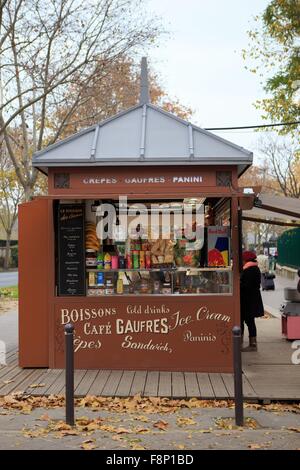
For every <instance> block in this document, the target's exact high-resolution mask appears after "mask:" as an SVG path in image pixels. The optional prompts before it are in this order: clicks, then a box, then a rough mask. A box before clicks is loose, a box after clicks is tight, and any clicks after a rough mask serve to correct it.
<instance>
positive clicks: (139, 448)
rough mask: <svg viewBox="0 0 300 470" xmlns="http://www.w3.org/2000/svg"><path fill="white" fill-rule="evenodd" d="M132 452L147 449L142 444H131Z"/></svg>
mask: <svg viewBox="0 0 300 470" xmlns="http://www.w3.org/2000/svg"><path fill="white" fill-rule="evenodd" d="M130 447H131V449H132V450H145V447H143V446H141V445H140V444H130Z"/></svg>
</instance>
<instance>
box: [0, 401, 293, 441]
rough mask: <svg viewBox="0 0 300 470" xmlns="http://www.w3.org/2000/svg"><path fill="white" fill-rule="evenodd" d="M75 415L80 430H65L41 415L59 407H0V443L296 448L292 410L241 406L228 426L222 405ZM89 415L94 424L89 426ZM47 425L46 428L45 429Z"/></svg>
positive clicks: (57, 412) (59, 414) (58, 415)
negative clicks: (240, 421)
mask: <svg viewBox="0 0 300 470" xmlns="http://www.w3.org/2000/svg"><path fill="white" fill-rule="evenodd" d="M4 411H5V410H4ZM2 412H3V411H2ZM76 416H77V418H79V419H80V418H82V417H84V418H83V419H81V423H80V424H81V430H80V428H78V427H77V430H76V429H75V430H73V431H70V430H68V428H66V427H65V426H64V425H63V423H61V425H60V426H59V425H57V422H56V423H55V422H53V421H45V419H47V420H62V421H63V420H64V409H63V408H58V409H50V410H48V409H41V408H39V409H35V410H34V411H32V412H31V413H30V414H27V415H26V414H21V413H19V412H8V414H7V415H1V410H0V449H16V450H18V449H43V450H45V449H49V450H52V449H53V450H57V449H65V450H67V449H81V448H82V447H81V446H83V448H84V447H86V448H87V449H89V448H90V449H93V448H96V449H108V450H114V449H128V450H129V449H132V450H142V449H161V450H167V449H175V450H184V449H244V450H249V449H253V450H254V449H273V450H274V449H282V450H283V449H284V450H286V449H294V450H295V449H300V439H299V432H300V428H299V424H300V419H299V417H300V414H298V413H291V412H270V411H265V410H253V409H248V408H247V409H245V423H246V426H248V428H247V427H245V428H243V429H241V428H236V429H231V426H233V427H234V420H233V418H234V410H233V409H228V408H205V409H191V410H189V409H186V408H182V409H180V410H179V411H176V412H175V413H163V414H161V413H160V414H159V413H151V414H149V413H148V414H147V413H145V412H134V413H128V412H127V413H126V414H125V413H117V412H107V411H101V410H100V411H97V412H95V411H94V412H93V411H91V410H89V409H84V408H79V409H77V410H76ZM41 419H42V420H41ZM89 419H90V420H94V421H93V422H92V423H96V424H92V423H90V426H89V424H88V423H89V421H88V420H89ZM99 419H100V421H99ZM83 423H86V425H87V427H86V431H84V430H82V428H83V429H84V427H82V424H83ZM159 426H161V428H160V427H159ZM252 426H253V427H254V429H251V427H252ZM255 426H257V427H256V429H255ZM50 427H51V428H52V431H51V432H48V431H49V428H50ZM97 427H98V429H97ZM249 427H250V428H249ZM47 428H48V430H47ZM93 428H94V429H95V428H96V431H93ZM99 428H100V429H99ZM43 429H46V432H45V431H43ZM70 434H75V435H70ZM76 434H77V435H76ZM85 441H86V442H85Z"/></svg>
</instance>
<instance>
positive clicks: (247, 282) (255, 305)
mask: <svg viewBox="0 0 300 470" xmlns="http://www.w3.org/2000/svg"><path fill="white" fill-rule="evenodd" d="M260 284H261V272H260V270H259V267H258V263H257V259H256V253H255V252H254V251H244V252H243V271H242V274H241V330H242V337H243V335H244V328H245V324H246V325H247V327H248V331H249V346H247V347H245V348H243V349H242V351H245V352H246V351H257V330H256V325H255V318H257V317H262V316H263V315H264V306H263V302H262V298H261V293H260Z"/></svg>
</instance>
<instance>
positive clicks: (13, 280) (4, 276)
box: [0, 271, 18, 287]
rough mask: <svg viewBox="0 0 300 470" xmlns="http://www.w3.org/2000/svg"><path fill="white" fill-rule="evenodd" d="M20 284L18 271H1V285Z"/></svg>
mask: <svg viewBox="0 0 300 470" xmlns="http://www.w3.org/2000/svg"><path fill="white" fill-rule="evenodd" d="M17 284H18V271H5V272H0V287H8V286H15V285H17Z"/></svg>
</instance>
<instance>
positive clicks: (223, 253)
mask: <svg viewBox="0 0 300 470" xmlns="http://www.w3.org/2000/svg"><path fill="white" fill-rule="evenodd" d="M81 202H82V204H83V206H84V235H83V244H84V246H83V251H84V257H83V258H82V259H83V261H81V262H82V270H83V272H84V283H85V285H84V292H85V295H86V296H88V297H98V296H99V297H100V296H111V295H118V296H121V295H128V296H130V295H133V296H137V295H138V296H143V295H153V296H164V295H174V296H176V295H177V296H178V295H191V296H192V295H209V294H212V295H226V294H231V293H232V256H231V243H230V240H231V224H230V220H231V204H230V199H229V198H204V197H199V198H196V197H193V198H185V199H180V200H151V201H145V200H130V201H127V202H124V201H116V200H103V201H100V200H99V201H95V200H86V201H81ZM62 205H63V203H62V202H59V203H58V207H61V206H62ZM69 205H70V204H69ZM58 237H59V235H58ZM58 245H59V243H58ZM58 251H59V250H58ZM63 261H64V260H63V259H62V258H61V259H60V258H59V257H58V259H57V272H60V273H61V272H63V267H62V266H61V265H60V263H62V262H63ZM57 282H59V280H58V281H57ZM57 293H58V295H74V296H76V291H75V293H72V291H70V290H69V293H66V292H62V291H61V289H59V288H58V289H57Z"/></svg>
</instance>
